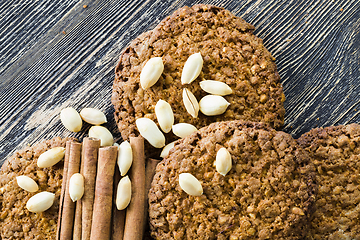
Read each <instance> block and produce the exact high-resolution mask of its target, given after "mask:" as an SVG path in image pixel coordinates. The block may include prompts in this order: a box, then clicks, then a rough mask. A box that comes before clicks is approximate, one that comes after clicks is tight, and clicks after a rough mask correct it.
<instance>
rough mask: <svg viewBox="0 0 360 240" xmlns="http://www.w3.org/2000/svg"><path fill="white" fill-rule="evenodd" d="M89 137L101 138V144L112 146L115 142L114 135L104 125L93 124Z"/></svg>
mask: <svg viewBox="0 0 360 240" xmlns="http://www.w3.org/2000/svg"><path fill="white" fill-rule="evenodd" d="M89 137H93V138H98V139H100V146H111V145H113V143H114V137H113V135H112V134H111V132H110V131H109V130H108V129H107V128H106V127H103V126H92V127H91V128H90V129H89Z"/></svg>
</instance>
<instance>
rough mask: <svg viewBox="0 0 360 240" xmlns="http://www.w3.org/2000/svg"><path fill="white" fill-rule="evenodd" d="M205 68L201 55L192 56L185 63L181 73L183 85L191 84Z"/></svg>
mask: <svg viewBox="0 0 360 240" xmlns="http://www.w3.org/2000/svg"><path fill="white" fill-rule="evenodd" d="M202 66H203V58H202V56H201V54H200V53H194V54H192V55H191V56H190V57H189V58H188V59H187V60H186V62H185V65H184V68H183V71H182V73H181V84H189V83H191V82H192V81H194V80H195V79H196V78H197V77H198V76H199V74H200V72H201V69H202Z"/></svg>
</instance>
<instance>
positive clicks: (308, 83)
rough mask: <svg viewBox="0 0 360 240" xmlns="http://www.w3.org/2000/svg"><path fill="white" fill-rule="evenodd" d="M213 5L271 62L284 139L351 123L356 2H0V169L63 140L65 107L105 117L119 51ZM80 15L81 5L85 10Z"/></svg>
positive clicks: (359, 14)
mask: <svg viewBox="0 0 360 240" xmlns="http://www.w3.org/2000/svg"><path fill="white" fill-rule="evenodd" d="M196 3H207V4H215V5H218V6H222V7H225V8H227V9H229V10H230V11H232V12H233V13H235V14H236V15H237V16H241V17H243V18H244V19H245V20H246V21H248V22H250V23H252V24H253V25H255V27H256V31H255V33H256V34H257V35H258V36H259V37H261V38H263V39H264V43H265V46H266V47H267V48H268V49H269V50H270V52H272V54H273V55H274V56H275V57H276V59H277V64H278V69H279V73H280V75H281V79H282V83H283V85H284V90H285V95H286V97H287V101H286V102H285V107H286V122H285V126H284V131H286V132H289V133H291V134H293V136H294V137H298V136H299V135H300V134H302V133H304V132H306V131H308V130H310V129H311V128H313V127H316V126H328V125H332V124H335V125H338V124H346V123H350V122H357V121H359V119H360V116H359V112H358V110H360V107H359V103H360V97H359V94H358V93H359V92H360V86H359V82H360V72H359V70H360V69H359V60H360V51H359V46H360V34H359V30H360V2H359V1H358V0H342V1H319V0H298V1H295V0H293V1H266V0H258V1H234V0H226V1H220V0H213V1H210V0H209V1H170V0H166V1H159V0H155V1H151V0H147V1H146V0H143V1H140V0H134V1H125V0H118V1H116V0H113V1H110V0H102V1H101V0H97V1H90V0H88V1H73V0H59V1H49V0H47V1H41V0H39V1H36V0H33V1H31V0H27V1H23V0H16V1H15V0H11V1H1V2H0V10H1V12H2V14H1V16H0V163H2V162H3V161H4V160H5V159H6V158H7V157H8V156H10V155H11V154H13V153H14V151H15V150H17V149H20V148H23V147H24V146H25V145H26V144H32V143H34V142H37V141H40V140H41V139H45V138H46V139H48V138H52V137H54V136H62V137H65V136H75V137H78V138H80V139H81V138H82V137H84V136H85V135H86V132H87V130H88V128H89V125H85V126H84V129H83V131H82V132H80V133H70V132H69V131H67V130H66V129H65V128H64V127H63V126H62V125H61V124H60V120H59V112H60V110H61V109H62V108H65V107H67V106H72V107H75V108H76V109H78V110H80V109H81V108H83V107H96V108H99V109H101V110H102V111H104V112H106V115H107V117H108V119H109V122H108V123H107V124H106V125H105V126H107V127H108V128H110V130H111V131H112V132H114V135H115V137H116V139H117V140H119V139H120V133H119V132H118V131H117V128H116V126H115V122H114V120H113V116H112V114H113V108H112V106H111V103H110V97H111V87H112V81H113V78H114V67H115V64H116V62H117V59H118V57H119V54H120V52H121V50H122V49H123V48H124V47H125V46H126V45H128V44H129V42H130V41H131V40H132V39H134V38H135V37H136V36H138V35H139V34H141V33H142V32H144V31H146V30H149V29H151V28H153V27H155V26H156V24H158V23H159V22H160V21H161V19H163V18H164V17H166V16H167V15H169V14H171V13H172V12H173V11H174V10H176V9H177V8H179V7H182V6H184V5H193V4H196ZM83 5H87V8H84V7H83Z"/></svg>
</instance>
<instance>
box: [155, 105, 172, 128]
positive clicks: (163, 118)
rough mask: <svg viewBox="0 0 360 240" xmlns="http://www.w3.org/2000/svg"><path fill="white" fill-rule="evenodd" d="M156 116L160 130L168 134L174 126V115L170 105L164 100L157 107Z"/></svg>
mask: <svg viewBox="0 0 360 240" xmlns="http://www.w3.org/2000/svg"><path fill="white" fill-rule="evenodd" d="M155 114H156V118H157V120H158V123H159V125H160V128H161V129H162V130H163V131H164V132H165V133H168V132H170V131H171V127H172V125H173V124H174V113H173V111H172V109H171V106H170V104H169V103H167V102H166V101H164V100H161V99H160V100H159V101H158V102H157V103H156V105H155Z"/></svg>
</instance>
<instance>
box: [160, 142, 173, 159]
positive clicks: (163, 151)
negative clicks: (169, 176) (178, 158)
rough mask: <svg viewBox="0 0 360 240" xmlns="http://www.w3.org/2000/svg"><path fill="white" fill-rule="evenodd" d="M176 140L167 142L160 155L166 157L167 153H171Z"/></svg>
mask: <svg viewBox="0 0 360 240" xmlns="http://www.w3.org/2000/svg"><path fill="white" fill-rule="evenodd" d="M175 142H176V141H173V142H171V143H169V144H167V145H166V146H165V147H164V148H163V150H162V151H161V153H160V157H161V158H164V157H166V156H167V155H169V152H170V149H172V148H173V147H174V145H175Z"/></svg>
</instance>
